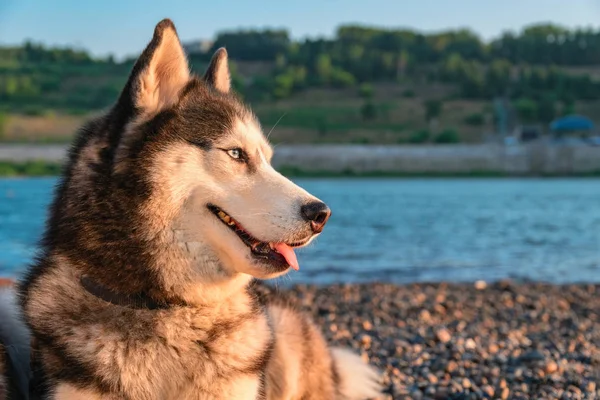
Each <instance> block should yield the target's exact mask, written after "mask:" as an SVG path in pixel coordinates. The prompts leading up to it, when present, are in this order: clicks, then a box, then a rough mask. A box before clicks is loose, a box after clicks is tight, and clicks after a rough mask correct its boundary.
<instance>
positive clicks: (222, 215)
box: [217, 211, 227, 219]
mask: <svg viewBox="0 0 600 400" xmlns="http://www.w3.org/2000/svg"><path fill="white" fill-rule="evenodd" d="M217 214H218V215H219V218H221V219H224V218H225V217H226V216H227V214H225V213H224V212H223V211H219V212H218V213H217Z"/></svg>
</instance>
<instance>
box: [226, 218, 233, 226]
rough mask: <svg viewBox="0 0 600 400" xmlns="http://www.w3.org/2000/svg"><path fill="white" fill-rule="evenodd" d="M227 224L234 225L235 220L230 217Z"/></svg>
mask: <svg viewBox="0 0 600 400" xmlns="http://www.w3.org/2000/svg"><path fill="white" fill-rule="evenodd" d="M227 225H229V226H234V225H235V221H234V220H232V219H230V220H229V222H227Z"/></svg>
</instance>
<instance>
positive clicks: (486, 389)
mask: <svg viewBox="0 0 600 400" xmlns="http://www.w3.org/2000/svg"><path fill="white" fill-rule="evenodd" d="M481 390H482V391H483V393H485V394H486V396H488V397H494V388H493V387H491V386H490V385H484V386H482V387H481Z"/></svg>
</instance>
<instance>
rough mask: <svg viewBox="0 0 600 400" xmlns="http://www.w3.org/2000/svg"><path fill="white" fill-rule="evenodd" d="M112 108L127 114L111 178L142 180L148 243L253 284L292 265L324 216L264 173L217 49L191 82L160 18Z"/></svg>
mask: <svg viewBox="0 0 600 400" xmlns="http://www.w3.org/2000/svg"><path fill="white" fill-rule="evenodd" d="M119 107H120V108H124V109H127V108H129V109H131V110H134V117H132V118H130V119H129V120H128V121H127V123H126V124H125V125H124V128H123V129H122V131H121V132H120V134H119V137H118V138H116V139H114V141H115V142H116V144H115V145H114V151H113V153H114V157H113V158H114V159H113V167H112V168H113V172H112V176H113V178H112V179H114V180H116V181H121V182H126V181H129V183H127V185H136V184H137V183H136V182H140V181H143V189H142V188H140V190H144V191H147V192H148V193H149V195H148V196H147V197H146V200H145V201H144V202H142V203H141V204H140V205H139V207H138V208H139V212H140V215H141V216H143V220H144V224H146V226H144V227H143V230H144V232H145V234H146V235H147V237H148V238H149V239H148V240H150V238H152V239H154V238H156V237H162V238H163V244H165V245H166V242H168V241H172V242H173V243H174V244H176V246H177V248H178V249H179V250H178V251H179V253H180V254H179V255H178V258H179V257H182V256H181V254H184V256H185V257H188V261H190V263H191V265H192V268H195V269H197V272H198V273H204V274H206V273H208V269H210V268H212V267H209V265H212V264H211V263H213V264H214V262H215V261H216V260H218V264H219V268H221V269H222V270H223V271H224V272H226V273H236V272H242V273H246V274H250V275H253V276H255V277H258V278H271V277H275V276H278V275H280V274H282V273H284V272H285V271H287V270H288V269H289V267H293V268H298V263H297V260H296V257H295V254H294V250H293V249H294V248H296V247H302V246H305V245H306V244H308V243H309V242H310V241H311V240H312V239H313V238H315V236H317V235H318V234H319V233H320V232H321V230H322V229H323V227H324V225H325V223H326V222H327V219H328V218H329V215H330V210H329V208H328V207H327V206H326V205H325V204H324V203H323V202H322V201H320V200H319V199H317V198H315V197H314V196H312V195H310V194H309V193H307V192H306V191H305V190H303V189H302V188H300V187H298V186H297V185H295V184H294V183H292V182H291V181H290V180H288V179H286V178H285V177H283V176H282V175H281V174H279V173H278V172H277V171H275V169H273V167H272V166H271V164H270V160H271V157H272V154H273V150H272V148H271V146H270V145H269V143H268V141H267V139H266V138H265V136H264V135H263V132H262V129H261V126H260V124H259V122H258V120H257V118H256V117H255V115H254V114H253V113H252V111H250V109H249V108H248V107H247V106H245V105H244V104H243V103H242V102H241V101H240V100H239V99H238V98H237V97H236V96H235V95H234V94H233V93H232V92H231V83H230V73H229V67H228V59H227V53H226V51H225V49H219V50H217V52H216V53H215V55H214V56H213V58H212V60H211V62H210V65H209V67H208V69H207V71H206V74H205V75H204V77H202V78H199V77H194V76H191V75H190V73H189V70H188V62H187V59H186V57H185V54H184V51H183V49H182V47H181V44H180V42H179V40H178V37H177V33H176V31H175V28H174V26H173V24H172V23H171V21H169V20H165V21H162V22H161V23H159V24H158V25H157V27H156V30H155V33H154V37H153V39H152V41H151V42H150V44H149V45H148V47H147V48H146V50H145V51H144V53H143V54H142V55H141V57H140V58H139V60H138V61H137V63H136V65H135V66H134V68H133V72H132V74H131V76H130V79H129V81H128V83H127V85H126V87H125V90H124V91H123V93H122V95H121V98H120V100H119V105H118V106H117V108H119ZM123 185H126V184H125V183H123Z"/></svg>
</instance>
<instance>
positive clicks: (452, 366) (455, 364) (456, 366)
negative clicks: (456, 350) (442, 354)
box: [446, 360, 458, 373]
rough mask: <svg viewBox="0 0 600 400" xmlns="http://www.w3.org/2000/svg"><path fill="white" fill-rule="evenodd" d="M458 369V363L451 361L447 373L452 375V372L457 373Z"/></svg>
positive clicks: (447, 366)
mask: <svg viewBox="0 0 600 400" xmlns="http://www.w3.org/2000/svg"><path fill="white" fill-rule="evenodd" d="M457 368H458V364H457V363H456V361H454V360H450V361H448V364H447V365H446V372H448V373H452V372H454V371H456V369H457Z"/></svg>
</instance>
